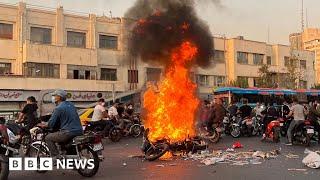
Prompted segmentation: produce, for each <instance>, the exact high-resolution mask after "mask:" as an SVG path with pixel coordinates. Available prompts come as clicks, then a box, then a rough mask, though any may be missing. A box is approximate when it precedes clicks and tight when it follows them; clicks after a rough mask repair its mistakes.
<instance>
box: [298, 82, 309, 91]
mask: <svg viewBox="0 0 320 180" xmlns="http://www.w3.org/2000/svg"><path fill="white" fill-rule="evenodd" d="M307 84H308V83H307V81H301V80H300V81H299V88H301V89H307Z"/></svg>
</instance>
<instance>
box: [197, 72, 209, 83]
mask: <svg viewBox="0 0 320 180" xmlns="http://www.w3.org/2000/svg"><path fill="white" fill-rule="evenodd" d="M197 84H199V86H209V76H207V75H201V74H198V75H197Z"/></svg>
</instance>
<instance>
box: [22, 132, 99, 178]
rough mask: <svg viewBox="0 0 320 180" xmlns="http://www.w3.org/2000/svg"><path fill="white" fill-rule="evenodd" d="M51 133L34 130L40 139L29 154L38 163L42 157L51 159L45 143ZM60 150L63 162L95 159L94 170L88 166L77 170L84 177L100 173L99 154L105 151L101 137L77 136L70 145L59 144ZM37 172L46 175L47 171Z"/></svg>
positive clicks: (91, 135) (31, 147)
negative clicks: (65, 160) (66, 160)
mask: <svg viewBox="0 0 320 180" xmlns="http://www.w3.org/2000/svg"><path fill="white" fill-rule="evenodd" d="M49 132H50V130H49V129H41V128H38V129H36V130H34V133H35V134H36V137H38V138H39V140H38V141H35V142H33V143H31V145H30V148H29V149H28V152H27V153H28V155H29V156H30V157H35V158H37V159H38V161H40V158H41V157H50V151H49V148H48V146H47V144H46V143H45V141H44V140H45V137H46V136H47V135H48V134H49ZM58 150H59V156H60V157H61V159H62V160H64V159H76V160H85V159H87V160H88V159H93V164H94V166H93V168H88V166H85V167H80V168H78V169H75V170H77V171H78V173H79V174H80V175H82V176H84V177H92V176H94V175H95V174H96V173H97V172H98V170H99V165H100V160H99V157H98V153H97V152H99V151H101V150H103V146H102V142H101V136H99V135H93V134H85V135H82V136H77V137H75V138H73V139H72V140H71V141H70V142H68V143H59V144H58ZM37 172H39V173H45V172H46V171H41V170H37Z"/></svg>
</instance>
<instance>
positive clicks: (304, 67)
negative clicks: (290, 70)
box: [300, 60, 307, 69]
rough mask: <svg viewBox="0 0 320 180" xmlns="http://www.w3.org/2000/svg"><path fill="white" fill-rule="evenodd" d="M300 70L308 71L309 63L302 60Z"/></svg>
mask: <svg viewBox="0 0 320 180" xmlns="http://www.w3.org/2000/svg"><path fill="white" fill-rule="evenodd" d="M300 68H301V69H307V61H306V60H300Z"/></svg>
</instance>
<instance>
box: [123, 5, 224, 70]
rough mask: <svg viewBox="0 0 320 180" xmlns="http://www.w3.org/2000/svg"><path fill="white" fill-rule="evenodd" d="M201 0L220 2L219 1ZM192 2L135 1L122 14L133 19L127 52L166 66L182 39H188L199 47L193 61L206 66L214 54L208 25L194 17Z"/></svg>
mask: <svg viewBox="0 0 320 180" xmlns="http://www.w3.org/2000/svg"><path fill="white" fill-rule="evenodd" d="M201 1H211V2H214V3H215V4H219V3H220V0H201ZM194 3H195V2H194V1H193V0H137V2H136V3H135V5H134V6H133V7H132V8H130V9H129V10H128V12H127V13H126V14H125V17H126V18H128V19H134V25H133V27H131V28H130V29H132V32H131V35H130V40H129V46H128V48H129V53H130V55H131V56H133V57H140V58H141V59H142V60H143V61H145V62H147V63H154V62H158V63H161V64H162V65H168V64H169V63H170V55H171V52H172V50H173V49H174V48H176V47H178V46H180V45H181V43H182V42H184V41H191V42H192V43H194V44H195V45H196V46H197V48H198V54H197V56H196V57H195V61H194V62H195V63H196V64H197V65H199V66H201V67H206V66H208V65H209V64H210V58H211V57H212V55H213V49H214V47H213V38H212V35H211V32H210V30H209V27H208V26H207V25H206V24H205V23H204V22H203V21H202V20H200V19H199V18H198V17H197V15H196V12H195V9H194V5H195V4H194ZM131 26H132V24H131Z"/></svg>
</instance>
